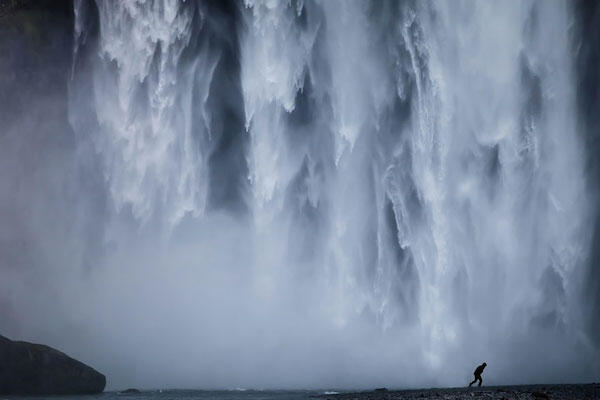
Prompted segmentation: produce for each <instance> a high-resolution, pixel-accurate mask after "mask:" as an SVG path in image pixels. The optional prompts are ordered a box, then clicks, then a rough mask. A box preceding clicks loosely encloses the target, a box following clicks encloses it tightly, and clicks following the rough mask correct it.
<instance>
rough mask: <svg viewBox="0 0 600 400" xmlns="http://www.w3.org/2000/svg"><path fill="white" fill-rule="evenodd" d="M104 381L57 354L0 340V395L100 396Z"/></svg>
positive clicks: (26, 343) (82, 364) (79, 364)
mask: <svg viewBox="0 0 600 400" xmlns="http://www.w3.org/2000/svg"><path fill="white" fill-rule="evenodd" d="M105 385H106V377H105V376H104V375H102V374H101V373H99V372H98V371H96V370H95V369H93V368H91V367H89V366H87V365H85V364H84V363H82V362H79V361H77V360H75V359H73V358H71V357H69V356H67V355H66V354H64V353H61V352H60V351H58V350H55V349H53V348H51V347H48V346H44V345H41V344H34V343H28V342H17V341H12V340H9V339H7V338H5V337H3V336H0V395H54V394H62V395H65V394H93V393H101V392H102V391H103V390H104V386H105Z"/></svg>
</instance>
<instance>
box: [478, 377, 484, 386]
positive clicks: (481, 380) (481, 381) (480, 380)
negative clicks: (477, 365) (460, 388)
mask: <svg viewBox="0 0 600 400" xmlns="http://www.w3.org/2000/svg"><path fill="white" fill-rule="evenodd" d="M477 379H479V385H477V386H480V387H481V384H482V383H483V379H481V375H480V376H478V377H477Z"/></svg>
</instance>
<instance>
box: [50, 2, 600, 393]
mask: <svg viewBox="0 0 600 400" xmlns="http://www.w3.org/2000/svg"><path fill="white" fill-rule="evenodd" d="M74 6H75V38H74V63H73V69H72V73H71V78H70V79H71V80H70V87H69V96H70V98H69V100H70V101H69V121H70V123H71V126H72V127H73V129H74V131H75V137H76V140H77V153H76V154H77V163H78V165H80V166H84V167H85V170H86V171H88V170H91V171H95V174H91V175H93V176H94V177H95V178H94V179H96V180H95V181H94V182H95V183H94V185H95V187H96V189H95V190H96V191H97V193H99V194H96V195H95V197H94V196H90V197H94V198H101V199H103V200H101V201H100V203H101V204H102V205H101V206H100V207H99V208H100V209H101V211H99V212H98V214H97V215H96V216H95V217H94V222H95V224H94V229H95V230H96V231H97V232H99V233H98V236H99V237H101V239H100V240H99V241H98V242H95V243H94V244H93V245H90V246H91V247H93V251H91V250H90V251H91V252H92V253H90V254H93V255H94V256H93V257H92V259H90V257H91V256H89V257H87V258H86V260H87V261H86V265H87V266H89V270H87V272H86V274H87V275H86V277H84V278H80V277H77V278H73V279H76V280H77V282H80V280H81V281H84V282H86V283H85V284H82V285H79V286H77V288H73V289H65V292H64V293H63V294H62V296H63V297H64V298H65V299H67V300H65V301H70V299H78V300H77V305H76V306H71V307H72V308H70V316H69V317H68V318H67V320H68V321H69V324H71V325H72V326H83V327H84V328H81V329H82V332H84V333H82V335H84V336H86V337H91V338H94V340H96V341H100V342H102V341H105V342H106V343H107V347H110V348H112V349H113V350H109V351H105V352H103V353H101V354H97V353H96V352H94V350H89V349H86V348H85V346H84V345H81V346H80V347H79V348H78V350H77V351H79V352H80V353H81V354H84V355H87V357H88V358H93V359H94V360H95V361H96V363H97V364H98V365H99V368H101V369H103V370H104V371H106V372H107V373H108V375H109V376H110V374H111V373H112V374H113V375H114V376H116V377H118V378H114V379H113V383H115V384H117V385H118V384H119V383H120V382H123V384H125V382H127V384H128V386H131V384H132V383H137V384H139V385H145V386H157V385H158V386H164V385H167V386H179V387H181V386H205V387H235V386H249V387H331V386H337V387H361V386H366V387H370V386H374V385H386V386H399V385H409V386H417V385H431V384H436V385H437V384H452V385H462V384H465V383H468V380H470V377H471V373H472V369H473V368H474V366H475V365H477V364H478V363H480V362H482V361H484V360H485V361H487V363H488V364H489V367H488V370H486V374H487V376H488V377H489V382H491V383H519V382H532V381H565V380H586V379H593V378H594V377H597V376H598V374H599V373H600V363H599V361H598V360H599V358H598V350H597V347H595V346H596V345H595V344H594V338H593V337H591V336H590V335H591V334H590V331H589V329H588V326H587V325H586V324H587V323H588V320H587V319H588V318H589V316H586V315H585V314H584V313H583V311H582V308H581V305H582V303H583V302H585V301H586V299H585V298H584V296H583V295H582V290H583V289H582V288H583V284H584V280H585V276H586V275H585V271H586V268H587V267H586V266H587V262H588V257H589V253H590V247H591V234H592V229H593V226H592V225H591V223H589V221H590V219H591V218H592V217H593V216H594V215H595V214H594V209H593V207H594V204H593V198H592V195H591V193H592V192H591V190H590V189H589V188H588V187H586V169H585V161H584V160H585V149H584V146H583V141H582V138H581V135H580V134H578V133H577V129H578V128H577V127H578V125H577V108H576V102H575V95H576V94H575V91H574V76H573V75H574V72H573V71H572V68H573V66H572V61H571V58H572V54H573V52H574V50H573V49H572V42H571V38H570V36H569V32H570V29H571V24H572V19H573V16H572V10H571V8H570V6H569V4H568V3H567V2H563V1H533V0H532V1H523V2H510V3H508V2H474V1H452V2H451V1H427V2H423V1H404V2H400V1H342V0H339V1H338V0H304V1H302V0H297V1H273V0H264V1H259V0H256V1H254V0H245V1H244V2H243V3H235V2H228V1H227V2H225V1H224V2H218V1H204V2H203V1H197V2H195V1H180V0H146V1H143V0H135V1H133V0H132V1H122V2H121V1H118V2H113V1H102V0H97V1H96V2H95V3H94V2H93V1H89V0H75V4H74ZM90 185H91V184H90ZM73 214H74V217H73V218H74V219H76V218H78V217H77V213H76V212H75V211H74V212H73ZM85 240H87V239H82V241H85ZM86 246H87V244H86ZM86 254H87V253H86ZM74 269H75V270H77V267H74ZM73 308H74V309H73ZM90 310H93V311H90ZM90 315H93V317H92V316H90ZM54 329H55V331H56V332H60V328H54ZM56 335H59V334H58V333H57V334H56ZM182 359H184V361H182ZM119 379H120V380H119ZM109 384H110V380H109Z"/></svg>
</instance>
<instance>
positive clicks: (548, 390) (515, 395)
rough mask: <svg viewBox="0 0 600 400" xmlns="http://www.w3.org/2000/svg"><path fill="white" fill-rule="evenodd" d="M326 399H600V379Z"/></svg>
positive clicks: (382, 392)
mask: <svg viewBox="0 0 600 400" xmlns="http://www.w3.org/2000/svg"><path fill="white" fill-rule="evenodd" d="M315 397H320V398H324V399H327V400H403V399H444V400H455V399H498V400H503V399H504V400H512V399H520V400H524V399H535V400H544V399H557V400H558V399H560V400H562V399H564V400H566V399H573V400H574V399H600V383H592V384H578V385H523V386H484V387H478V388H466V387H465V388H446V389H417V390H389V391H388V390H381V389H379V390H375V391H372V392H359V393H340V394H323V395H320V396H315Z"/></svg>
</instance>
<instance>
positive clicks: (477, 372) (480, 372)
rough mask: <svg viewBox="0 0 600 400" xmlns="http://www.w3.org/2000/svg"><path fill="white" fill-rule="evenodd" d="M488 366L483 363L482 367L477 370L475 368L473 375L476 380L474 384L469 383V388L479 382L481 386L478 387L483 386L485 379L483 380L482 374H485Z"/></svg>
mask: <svg viewBox="0 0 600 400" xmlns="http://www.w3.org/2000/svg"><path fill="white" fill-rule="evenodd" d="M486 366H487V364H486V363H483V364H481V365H480V366H478V367H477V368H475V372H473V375H475V379H473V382H471V383H469V387H471V385H472V384H474V383H475V382H477V381H479V385H477V386H481V382H483V379H481V374H482V373H483V369H484V368H485V367H486Z"/></svg>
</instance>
